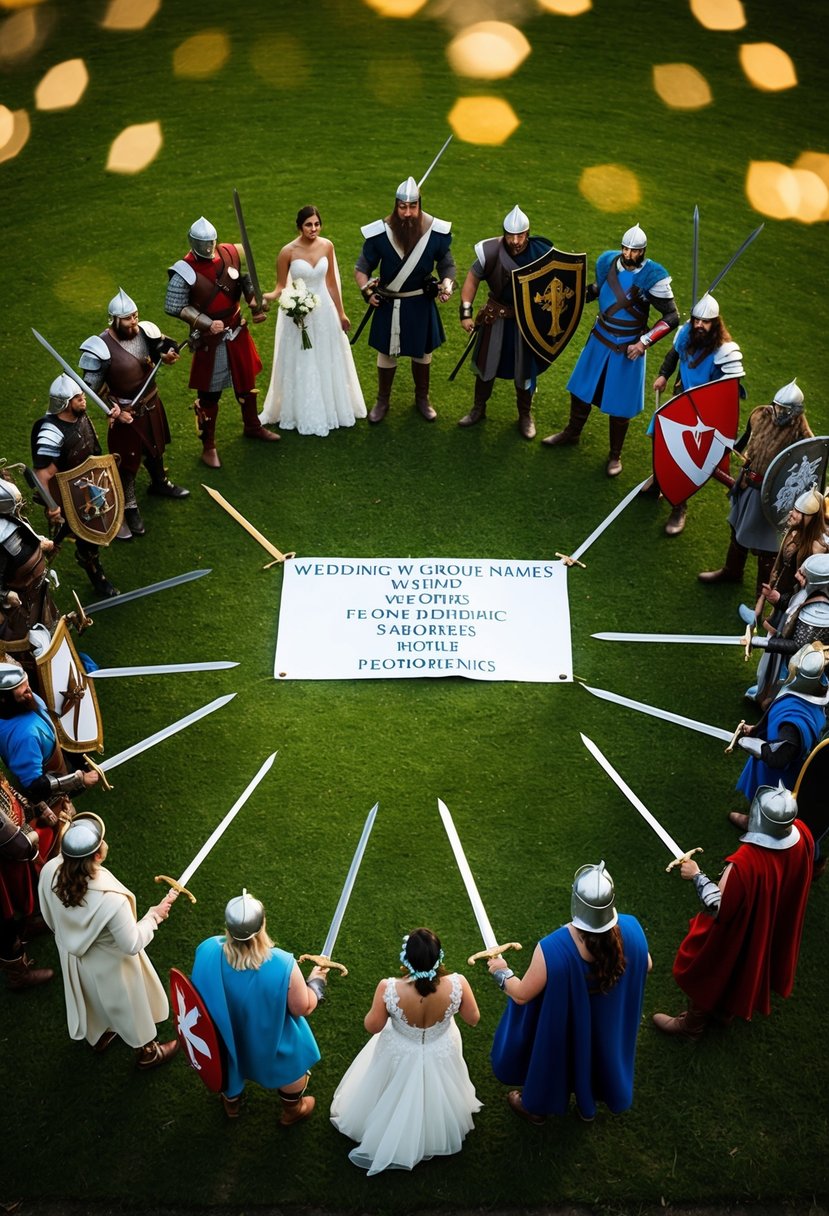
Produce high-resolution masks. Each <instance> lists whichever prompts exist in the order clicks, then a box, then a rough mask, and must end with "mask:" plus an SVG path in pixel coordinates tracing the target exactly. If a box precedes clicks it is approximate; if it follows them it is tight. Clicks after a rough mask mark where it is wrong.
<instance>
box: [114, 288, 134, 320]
mask: <svg viewBox="0 0 829 1216" xmlns="http://www.w3.org/2000/svg"><path fill="white" fill-rule="evenodd" d="M107 312H108V313H109V319H110V320H111V321H112V320H114V319H115V318H116V317H131V316H132V314H133V313H134V312H138V305H137V304H136V302H135V300H133V299H132V298H131V297H130V296H128V295H127V293H126V292H125V291H124V289H123V287H119V288H118V295H117V296H113V297H112V299H111V300H110V302H109V307H108V308H107Z"/></svg>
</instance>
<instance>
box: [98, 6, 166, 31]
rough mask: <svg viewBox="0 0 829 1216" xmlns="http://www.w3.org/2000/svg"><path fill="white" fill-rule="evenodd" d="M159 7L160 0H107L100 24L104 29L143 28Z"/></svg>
mask: <svg viewBox="0 0 829 1216" xmlns="http://www.w3.org/2000/svg"><path fill="white" fill-rule="evenodd" d="M160 8H161V0H109V4H108V6H107V11H106V12H105V13H104V16H103V20H102V21H101V25H102V26H103V27H104V29H105V30H143V29H144V28H145V27H146V26H148V25H149V24H150V22H151V21H152V19H153V17H154V16H155V15H156V13H157V12H158V10H159V9H160Z"/></svg>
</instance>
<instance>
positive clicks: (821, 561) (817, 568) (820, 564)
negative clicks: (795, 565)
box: [802, 553, 829, 591]
mask: <svg viewBox="0 0 829 1216" xmlns="http://www.w3.org/2000/svg"><path fill="white" fill-rule="evenodd" d="M802 568H803V574H804V576H805V578H806V588H807V590H808V591H817V590H818V589H819V588H821V587H829V553H813V554H812V555H811V557H807V558H806V560H805V562H804V563H803V567H802Z"/></svg>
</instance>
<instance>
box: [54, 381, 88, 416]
mask: <svg viewBox="0 0 829 1216" xmlns="http://www.w3.org/2000/svg"><path fill="white" fill-rule="evenodd" d="M82 392H83V389H82V388H81V386H80V385H79V384H78V383H77V382H76V381H75V380H73V379H72V377H71V376H67V374H66V372H61V374H60V375H59V376H58V378H57V380H53V381H52V383H51V384H50V385H49V413H50V414H60V413H62V412H63V410H65V409H66V407H67V405H68V404H69V402H70V401H71V400H72V398H73V397H77V396H78V394H79V393H82Z"/></svg>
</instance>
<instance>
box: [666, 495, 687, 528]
mask: <svg viewBox="0 0 829 1216" xmlns="http://www.w3.org/2000/svg"><path fill="white" fill-rule="evenodd" d="M687 515H688V500H687V499H686V500H685V501H684V502H678V503H677V504H676V506H675V507H674V509H673V511H671V513H670V515H669V516H668V522H667V523H666V524H665V535H666V536H679V534H680V532H681V531H682V530H683V528H684V527H685V519H686V517H687Z"/></svg>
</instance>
